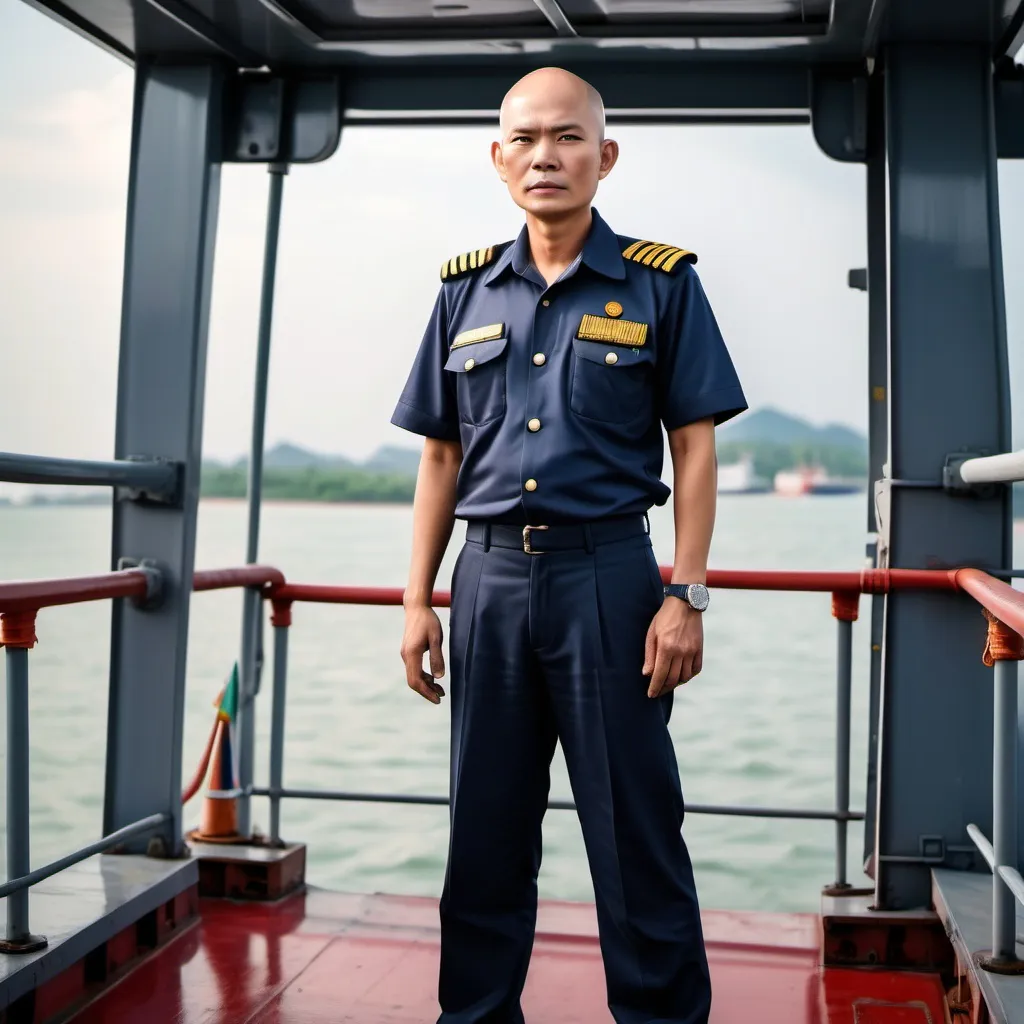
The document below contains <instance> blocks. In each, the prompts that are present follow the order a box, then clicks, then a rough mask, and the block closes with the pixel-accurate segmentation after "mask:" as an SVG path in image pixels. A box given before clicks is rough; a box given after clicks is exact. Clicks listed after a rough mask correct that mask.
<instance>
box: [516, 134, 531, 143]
mask: <svg viewBox="0 0 1024 1024" xmlns="http://www.w3.org/2000/svg"><path fill="white" fill-rule="evenodd" d="M512 141H513V142H529V141H530V136H529V135H513V136H512Z"/></svg>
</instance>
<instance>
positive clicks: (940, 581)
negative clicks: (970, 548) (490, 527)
mask: <svg viewBox="0 0 1024 1024" xmlns="http://www.w3.org/2000/svg"><path fill="white" fill-rule="evenodd" d="M661 575H662V579H664V580H665V581H666V582H667V581H668V580H669V578H670V575H671V570H670V569H669V568H668V567H664V566H663V567H662V569H661ZM146 584H147V580H146V573H145V572H144V571H143V570H141V569H123V570H120V571H118V572H108V573H100V574H98V575H95V576H78V577H69V578H65V579H44V580H19V581H14V582H11V583H0V613H8V612H28V611H38V610H39V609H42V608H50V607H54V606H56V605H67V604H78V603H82V602H86V601H101V600H109V599H111V598H117V597H144V596H145V594H146ZM708 585H709V586H711V587H715V588H718V589H721V590H770V591H802V592H818V593H832V594H887V593H891V592H893V591H898V590H904V591H905V590H932V591H963V592H965V593H968V594H970V595H971V596H972V597H973V598H974V599H975V600H976V601H977V602H978V603H979V604H980V605H981V606H982V607H984V608H987V609H988V610H989V611H990V612H991V613H992V614H993V615H995V616H996V617H997V618H999V619H1000V620H1001V621H1002V622H1004V623H1006V625H1008V626H1010V627H1011V628H1012V629H1014V630H1016V631H1017V632H1018V633H1021V634H1024V594H1022V593H1021V592H1019V591H1017V590H1014V589H1013V588H1012V587H1010V586H1008V585H1007V584H1006V583H1003V582H1001V581H1000V580H997V579H995V578H994V577H992V576H989V575H988V574H987V573H985V572H982V571H981V570H980V569H864V570H862V571H861V572H804V571H793V570H771V569H758V570H743V569H713V570H711V571H710V572H709V573H708ZM232 587H261V588H265V589H264V595H265V596H267V597H269V598H270V599H271V600H273V602H274V603H275V605H279V606H282V607H283V606H286V605H289V604H291V603H292V602H294V601H303V602H313V603H320V604H364V605H388V606H400V605H401V604H402V597H403V594H404V591H403V590H402V588H400V587H353V586H331V585H328V584H309V583H288V582H287V581H286V580H285V577H284V574H283V573H282V572H281V571H280V570H279V569H275V568H274V567H273V566H269V565H246V566H240V567H237V568H231V569H206V570H199V571H197V572H196V573H195V574H194V575H193V588H194V589H195V590H197V591H206V590H223V589H227V588H232ZM433 603H434V605H435V606H436V607H439V608H446V607H449V606H450V604H451V594H450V593H449V592H448V591H446V590H439V591H436V592H435V594H434V599H433Z"/></svg>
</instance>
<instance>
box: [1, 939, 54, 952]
mask: <svg viewBox="0 0 1024 1024" xmlns="http://www.w3.org/2000/svg"><path fill="white" fill-rule="evenodd" d="M47 944H48V943H47V940H46V938H45V937H44V936H42V935H26V936H25V937H24V938H23V939H0V953H38V952H39V950H41V949H46V946H47Z"/></svg>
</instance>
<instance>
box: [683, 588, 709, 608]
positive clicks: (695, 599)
mask: <svg viewBox="0 0 1024 1024" xmlns="http://www.w3.org/2000/svg"><path fill="white" fill-rule="evenodd" d="M686 596H687V597H688V598H689V601H690V606H691V607H692V608H694V609H695V610H696V611H698V612H702V611H704V609H705V608H707V606H708V604H709V603H710V600H711V598H710V595H709V594H708V588H707V587H705V586H704V584H703V583H691V584H690V590H689V593H688V594H687V595H686Z"/></svg>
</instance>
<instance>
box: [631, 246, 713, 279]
mask: <svg viewBox="0 0 1024 1024" xmlns="http://www.w3.org/2000/svg"><path fill="white" fill-rule="evenodd" d="M622 256H623V259H627V260H632V262H634V263H641V264H643V265H644V266H645V267H654V268H656V269H657V270H664V271H665V272H666V273H670V272H671V271H672V269H673V267H675V265H676V264H677V263H678V262H679V261H680V260H681V259H687V262H689V263H696V262H697V254H696V253H693V252H691V251H690V250H689V249H680V248H679V247H678V246H675V245H664V244H663V243H661V242H647V241H638V242H632V243H631V244H630V245H627V246H626V248H625V249H623V250H622ZM688 257H692V259H688Z"/></svg>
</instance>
